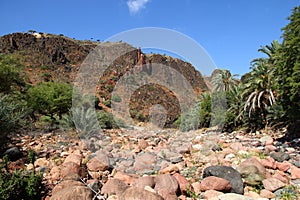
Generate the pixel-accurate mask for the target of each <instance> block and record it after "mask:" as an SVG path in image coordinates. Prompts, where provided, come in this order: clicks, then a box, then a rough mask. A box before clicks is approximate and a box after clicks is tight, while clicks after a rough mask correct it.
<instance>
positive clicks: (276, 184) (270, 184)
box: [262, 178, 285, 192]
mask: <svg viewBox="0 0 300 200" xmlns="http://www.w3.org/2000/svg"><path fill="white" fill-rule="evenodd" d="M262 183H263V185H264V188H265V189H266V190H269V191H271V192H273V191H275V190H278V189H279V188H282V187H284V186H285V184H284V183H283V182H281V181H280V180H278V179H276V178H267V179H265V180H263V181H262Z"/></svg>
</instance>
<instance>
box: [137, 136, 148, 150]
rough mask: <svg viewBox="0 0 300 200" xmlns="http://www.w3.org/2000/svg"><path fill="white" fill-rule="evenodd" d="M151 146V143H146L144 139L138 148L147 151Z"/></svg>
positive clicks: (139, 142)
mask: <svg viewBox="0 0 300 200" xmlns="http://www.w3.org/2000/svg"><path fill="white" fill-rule="evenodd" d="M148 146H149V143H148V142H147V141H146V140H144V139H140V140H139V141H138V147H139V148H140V149H142V150H143V149H146V148H147V147H148Z"/></svg>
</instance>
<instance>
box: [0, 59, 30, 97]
mask: <svg viewBox="0 0 300 200" xmlns="http://www.w3.org/2000/svg"><path fill="white" fill-rule="evenodd" d="M22 67H23V65H22V64H21V63H20V62H19V61H18V60H17V59H16V58H15V57H14V56H13V55H3V54H0V92H1V93H5V94H7V93H10V92H12V91H14V90H17V89H20V87H24V86H25V82H24V76H23V75H22V74H21V72H20V69H21V68H22Z"/></svg>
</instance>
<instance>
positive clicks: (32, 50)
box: [0, 33, 207, 126]
mask: <svg viewBox="0 0 300 200" xmlns="http://www.w3.org/2000/svg"><path fill="white" fill-rule="evenodd" d="M97 44H100V43H99V42H93V41H80V40H75V39H71V38H68V37H65V36H63V35H53V34H45V33H33V34H29V33H13V34H8V35H5V36H2V37H0V54H1V53H2V54H13V55H14V56H16V57H17V58H18V59H19V60H21V61H22V63H24V65H25V66H26V67H25V68H24V69H23V71H24V72H25V73H26V75H27V76H28V83H29V84H32V85H35V84H37V83H40V82H45V81H60V82H67V83H72V82H74V80H75V78H76V75H77V72H78V71H79V69H80V66H81V64H82V63H83V61H84V60H85V58H86V57H87V55H88V54H89V52H91V51H92V50H93V49H94V48H95V47H96V46H97ZM111 44H113V43H111ZM122 45H128V44H126V43H123V44H122ZM154 64H158V65H162V66H165V67H170V68H172V69H174V70H176V71H177V72H179V74H181V75H183V77H184V79H185V80H187V81H188V82H189V84H190V85H191V86H192V88H193V89H194V92H195V94H196V95H199V94H201V93H202V92H203V91H206V90H207V86H206V84H205V82H204V80H203V78H202V75H201V73H200V72H199V71H197V70H196V69H195V68H194V67H193V66H192V65H191V64H190V63H187V62H184V61H182V60H180V59H177V58H172V57H170V56H166V55H160V54H150V55H146V54H143V52H141V50H140V48H139V49H134V50H133V51H131V52H128V53H126V54H125V55H122V56H121V57H119V58H117V59H116V60H114V62H113V63H112V64H111V65H110V66H108V67H107V69H106V70H105V72H104V74H103V76H102V77H99V79H100V80H99V83H98V86H97V94H96V96H97V97H98V98H99V100H100V106H101V107H102V108H104V109H106V110H110V108H109V107H110V98H111V93H112V91H113V89H114V87H115V85H116V83H117V82H118V81H119V80H120V78H122V77H123V76H124V74H125V73H126V72H128V71H129V70H131V69H133V68H135V67H137V66H139V67H141V69H142V71H145V69H146V71H147V69H148V68H149V67H151V66H152V65H154ZM146 71H145V72H146ZM149 87H150V88H151V89H150V91H149ZM138 90H139V91H137V92H136V93H138V94H139V95H133V97H132V98H131V100H130V101H131V102H130V106H131V110H134V112H131V113H133V114H132V115H131V116H132V117H134V118H136V119H137V115H136V114H137V113H139V116H140V117H138V118H139V120H140V121H147V120H149V119H148V116H149V112H148V109H149V107H151V106H152V105H155V104H161V105H163V107H164V108H165V109H166V110H167V111H168V116H167V121H166V126H170V125H171V124H172V123H173V122H174V120H176V119H177V118H178V116H179V113H180V106H179V104H178V100H176V94H174V93H172V92H171V91H169V89H168V88H166V87H162V86H160V85H159V84H152V85H150V86H149V85H148V86H143V87H141V88H139V89H138ZM141 90H143V91H144V92H143V91H142V92H141ZM145 91H149V92H145ZM136 93H135V94H136ZM141 116H142V117H141Z"/></svg>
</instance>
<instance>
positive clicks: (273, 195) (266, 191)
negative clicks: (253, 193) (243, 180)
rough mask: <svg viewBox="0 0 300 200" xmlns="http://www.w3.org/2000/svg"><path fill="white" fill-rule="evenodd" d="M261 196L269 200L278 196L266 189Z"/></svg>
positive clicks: (261, 192)
mask: <svg viewBox="0 0 300 200" xmlns="http://www.w3.org/2000/svg"><path fill="white" fill-rule="evenodd" d="M259 194H260V196H261V197H263V198H268V199H272V198H275V197H276V195H275V194H274V193H273V192H271V191H269V190H266V189H262V190H261V191H260V193H259Z"/></svg>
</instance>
